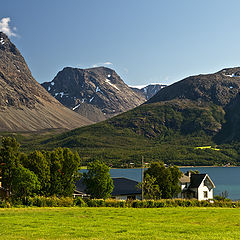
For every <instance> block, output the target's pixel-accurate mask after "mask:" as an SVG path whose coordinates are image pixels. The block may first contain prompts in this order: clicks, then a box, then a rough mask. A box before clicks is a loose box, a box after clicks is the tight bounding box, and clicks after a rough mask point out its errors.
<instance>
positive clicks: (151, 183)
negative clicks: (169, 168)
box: [138, 174, 162, 200]
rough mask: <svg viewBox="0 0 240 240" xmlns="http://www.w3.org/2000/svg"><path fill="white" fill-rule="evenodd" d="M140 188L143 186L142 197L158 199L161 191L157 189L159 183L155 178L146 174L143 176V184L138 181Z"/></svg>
mask: <svg viewBox="0 0 240 240" xmlns="http://www.w3.org/2000/svg"><path fill="white" fill-rule="evenodd" d="M138 186H139V187H140V188H143V192H144V198H146V199H155V200H156V199H160V198H161V195H162V193H161V191H160V189H159V185H158V184H157V183H156V178H155V177H153V176H150V175H149V174H146V175H145V176H144V180H143V185H142V183H139V185H138Z"/></svg>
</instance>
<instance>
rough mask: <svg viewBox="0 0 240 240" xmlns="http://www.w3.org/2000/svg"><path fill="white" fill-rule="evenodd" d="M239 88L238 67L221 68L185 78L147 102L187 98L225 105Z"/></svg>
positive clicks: (239, 75) (239, 71) (239, 76)
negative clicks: (210, 72)
mask: <svg viewBox="0 0 240 240" xmlns="http://www.w3.org/2000/svg"><path fill="white" fill-rule="evenodd" d="M239 88H240V67H236V68H227V69H223V70H221V71H219V72H217V73H214V74H205V75H203V74H201V75H197V76H191V77H188V78H185V79H183V80H181V81H179V82H176V83H174V84H172V85H170V86H168V87H166V88H164V89H162V90H161V91H160V92H158V93H157V94H156V95H154V96H153V97H152V98H151V99H150V100H149V101H148V102H147V103H148V104H149V103H154V102H161V101H169V100H172V99H189V100H192V101H199V102H201V101H205V102H212V103H214V104H216V105H219V106H223V107H225V106H226V105H227V104H229V103H230V102H231V100H232V99H234V98H235V97H236V95H237V94H238V93H239Z"/></svg>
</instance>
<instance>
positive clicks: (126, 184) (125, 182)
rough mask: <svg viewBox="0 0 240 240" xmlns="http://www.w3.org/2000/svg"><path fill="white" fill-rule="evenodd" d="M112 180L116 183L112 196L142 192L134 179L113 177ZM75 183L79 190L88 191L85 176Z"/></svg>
mask: <svg viewBox="0 0 240 240" xmlns="http://www.w3.org/2000/svg"><path fill="white" fill-rule="evenodd" d="M112 180H113V185H114V188H113V191H112V193H111V195H112V196H119V195H134V194H141V189H139V188H137V184H138V182H136V181H134V180H131V179H128V178H123V177H121V178H112ZM75 185H76V190H77V191H79V192H83V193H86V185H85V184H84V183H83V178H81V179H80V180H78V181H77V182H76V183H75Z"/></svg>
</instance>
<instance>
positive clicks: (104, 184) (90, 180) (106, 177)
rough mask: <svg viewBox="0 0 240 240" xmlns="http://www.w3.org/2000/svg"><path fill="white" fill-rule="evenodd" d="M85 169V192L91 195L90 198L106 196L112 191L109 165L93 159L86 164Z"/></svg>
mask: <svg viewBox="0 0 240 240" xmlns="http://www.w3.org/2000/svg"><path fill="white" fill-rule="evenodd" d="M87 170H88V172H87V173H84V174H83V182H84V183H85V184H86V190H87V193H88V194H90V195H91V198H98V199H99V198H103V199H106V198H108V197H109V196H110V194H111V192H112V191H113V181H112V179H111V176H110V173H109V170H110V169H109V167H108V166H107V165H105V164H104V163H102V162H100V161H99V160H95V161H93V162H91V163H89V164H88V165H87Z"/></svg>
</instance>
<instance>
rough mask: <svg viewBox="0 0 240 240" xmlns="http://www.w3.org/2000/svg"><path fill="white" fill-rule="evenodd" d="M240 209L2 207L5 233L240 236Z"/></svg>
mask: <svg viewBox="0 0 240 240" xmlns="http://www.w3.org/2000/svg"><path fill="white" fill-rule="evenodd" d="M239 226H240V209H230V208H181V207H178V208H163V209H156V208H152V209H134V208H77V207H75V208H28V209H16V208H15V209H0V239H240V234H239V233H240V230H239Z"/></svg>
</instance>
